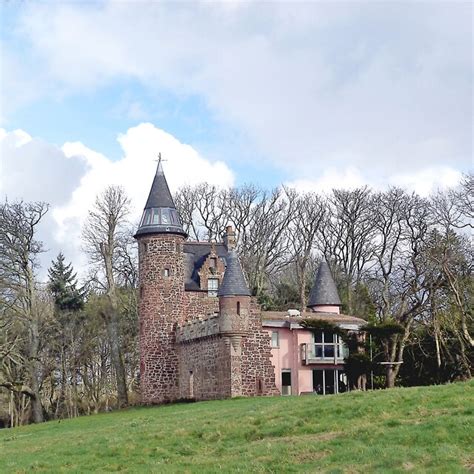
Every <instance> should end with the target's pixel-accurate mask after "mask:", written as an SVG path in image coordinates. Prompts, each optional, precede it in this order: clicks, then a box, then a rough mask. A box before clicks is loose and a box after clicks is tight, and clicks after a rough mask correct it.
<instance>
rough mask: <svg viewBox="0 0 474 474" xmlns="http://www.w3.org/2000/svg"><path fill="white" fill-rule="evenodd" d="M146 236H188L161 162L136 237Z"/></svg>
mask: <svg viewBox="0 0 474 474" xmlns="http://www.w3.org/2000/svg"><path fill="white" fill-rule="evenodd" d="M144 234H179V235H184V236H186V232H184V230H183V225H182V223H181V218H180V216H179V213H178V211H177V210H176V206H175V204H174V201H173V197H172V196H171V192H170V189H169V187H168V183H167V181H166V178H165V174H164V172H163V167H162V165H161V160H160V161H158V166H157V168H156V173H155V177H154V178H153V183H152V185H151V189H150V193H149V195H148V199H147V201H146V204H145V209H144V212H143V217H142V219H141V221H140V226H139V227H138V230H137V233H136V234H135V237H137V236H139V235H144Z"/></svg>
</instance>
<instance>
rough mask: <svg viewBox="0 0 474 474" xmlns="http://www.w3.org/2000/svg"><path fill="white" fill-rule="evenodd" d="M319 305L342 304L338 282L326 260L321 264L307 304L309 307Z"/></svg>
mask: <svg viewBox="0 0 474 474" xmlns="http://www.w3.org/2000/svg"><path fill="white" fill-rule="evenodd" d="M319 305H324V306H341V300H340V299H339V295H338V293H337V288H336V284H335V283H334V280H333V278H332V275H331V270H330V269H329V265H328V264H327V263H326V262H322V263H321V265H319V268H318V271H317V273H316V277H315V279H314V284H313V287H312V288H311V293H310V294H309V300H308V304H307V306H308V307H309V308H311V307H313V306H319Z"/></svg>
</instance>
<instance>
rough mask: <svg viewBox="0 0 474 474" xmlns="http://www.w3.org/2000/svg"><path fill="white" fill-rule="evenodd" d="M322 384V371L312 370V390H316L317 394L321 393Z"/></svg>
mask: <svg viewBox="0 0 474 474" xmlns="http://www.w3.org/2000/svg"><path fill="white" fill-rule="evenodd" d="M323 386H324V382H323V371H322V370H313V392H316V393H317V394H319V395H323V393H324V392H323Z"/></svg>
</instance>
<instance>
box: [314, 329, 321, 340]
mask: <svg viewBox="0 0 474 474" xmlns="http://www.w3.org/2000/svg"><path fill="white" fill-rule="evenodd" d="M314 342H323V333H322V331H316V332H315V333H314Z"/></svg>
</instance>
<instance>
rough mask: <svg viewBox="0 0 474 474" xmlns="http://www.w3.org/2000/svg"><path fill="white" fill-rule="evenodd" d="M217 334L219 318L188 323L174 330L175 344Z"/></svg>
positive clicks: (211, 317)
mask: <svg viewBox="0 0 474 474" xmlns="http://www.w3.org/2000/svg"><path fill="white" fill-rule="evenodd" d="M218 333H219V316H218V315H213V316H209V317H208V318H205V319H199V320H194V321H188V322H187V323H185V324H183V325H182V326H180V327H178V328H177V329H176V342H177V343H181V342H189V341H192V340H195V339H202V338H204V337H209V336H215V335H216V334H218Z"/></svg>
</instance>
